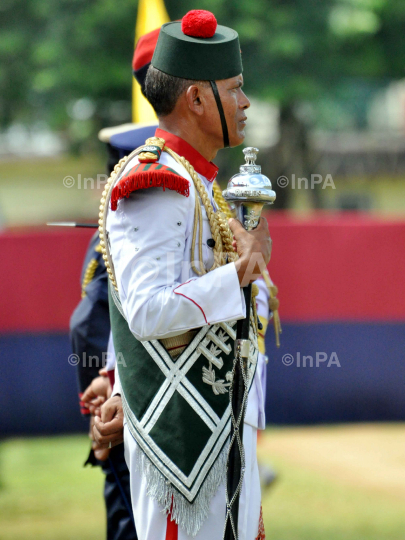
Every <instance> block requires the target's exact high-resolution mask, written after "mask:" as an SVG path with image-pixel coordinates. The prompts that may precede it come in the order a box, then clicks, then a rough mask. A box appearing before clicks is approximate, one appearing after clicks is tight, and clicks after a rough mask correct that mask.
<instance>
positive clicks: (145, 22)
mask: <svg viewBox="0 0 405 540" xmlns="http://www.w3.org/2000/svg"><path fill="white" fill-rule="evenodd" d="M169 21H170V19H169V15H168V14H167V11H166V8H165V4H164V0H139V4H138V15H137V18H136V26H135V45H136V43H137V41H138V39H139V38H140V37H141V36H143V35H144V34H147V33H148V32H151V31H152V30H155V29H156V28H160V27H161V26H162V24H165V23H167V22H169ZM132 121H133V122H134V123H142V124H147V123H152V122H156V114H155V112H154V110H153V108H152V107H151V105H150V104H149V102H148V100H147V99H146V98H145V97H144V96H143V95H142V92H141V87H140V85H139V83H138V82H137V81H136V80H135V78H133V82H132Z"/></svg>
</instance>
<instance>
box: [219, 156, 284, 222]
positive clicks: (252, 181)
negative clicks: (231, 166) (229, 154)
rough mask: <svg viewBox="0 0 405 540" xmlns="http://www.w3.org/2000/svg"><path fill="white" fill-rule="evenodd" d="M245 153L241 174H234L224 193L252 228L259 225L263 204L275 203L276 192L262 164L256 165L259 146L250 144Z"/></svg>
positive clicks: (239, 217) (226, 198)
mask: <svg viewBox="0 0 405 540" xmlns="http://www.w3.org/2000/svg"><path fill="white" fill-rule="evenodd" d="M243 153H244V155H245V161H246V163H245V164H244V165H241V166H240V167H239V171H240V172H239V174H235V176H232V178H231V179H230V180H229V182H228V187H227V189H226V190H225V191H224V192H223V193H222V194H223V196H224V199H225V200H226V201H228V202H229V203H232V204H234V205H235V207H236V214H237V217H238V219H239V221H240V222H241V223H242V224H243V226H244V227H245V228H246V229H247V230H251V229H254V228H255V227H256V226H257V224H258V222H259V219H260V214H261V211H262V208H263V206H264V205H265V204H271V203H273V202H274V200H275V198H276V194H275V193H274V191H273V190H272V188H271V182H270V180H269V179H268V178H267V177H266V176H264V175H263V174H262V173H261V172H262V168H261V167H260V165H256V159H257V154H258V153H259V150H258V148H254V147H251V146H250V147H248V148H244V149H243Z"/></svg>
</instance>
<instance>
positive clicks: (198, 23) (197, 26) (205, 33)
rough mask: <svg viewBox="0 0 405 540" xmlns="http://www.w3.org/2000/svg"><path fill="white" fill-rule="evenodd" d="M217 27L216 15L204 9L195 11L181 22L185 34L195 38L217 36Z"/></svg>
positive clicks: (185, 16) (190, 12) (187, 14)
mask: <svg viewBox="0 0 405 540" xmlns="http://www.w3.org/2000/svg"><path fill="white" fill-rule="evenodd" d="M217 25H218V23H217V20H216V18H215V16H214V14H213V13H211V12H210V11H205V10H204V9H193V10H192V11H189V12H188V13H186V15H184V17H183V18H182V20H181V29H182V31H183V34H186V36H190V37H195V38H211V37H212V36H213V35H214V34H215V30H216V29H217Z"/></svg>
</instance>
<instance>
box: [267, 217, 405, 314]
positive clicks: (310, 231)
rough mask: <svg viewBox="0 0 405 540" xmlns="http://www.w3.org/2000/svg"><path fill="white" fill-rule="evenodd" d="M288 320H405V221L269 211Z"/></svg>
mask: <svg viewBox="0 0 405 540" xmlns="http://www.w3.org/2000/svg"><path fill="white" fill-rule="evenodd" d="M267 217H268V222H269V228H270V234H271V236H272V239H273V252H272V260H271V261H270V265H269V270H270V274H271V276H272V279H273V280H274V282H275V283H276V284H277V286H278V287H279V290H280V293H279V297H280V314H281V317H282V319H284V320H286V321H298V322H299V321H340V320H341V321H350V320H353V321H404V320H405V289H404V286H403V281H404V276H405V249H404V248H405V221H403V220H401V221H392V220H391V221H386V220H382V219H376V218H372V217H369V216H367V215H361V214H359V215H357V214H354V215H353V214H352V215H350V214H349V215H345V214H343V215H342V214H337V215H336V214H335V215H334V214H318V216H317V217H312V218H310V219H305V220H301V219H297V218H293V217H291V216H288V214H287V215H286V214H283V215H281V214H278V213H274V214H272V213H271V212H270V213H268V214H267Z"/></svg>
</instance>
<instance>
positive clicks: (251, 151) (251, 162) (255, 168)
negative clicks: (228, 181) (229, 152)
mask: <svg viewBox="0 0 405 540" xmlns="http://www.w3.org/2000/svg"><path fill="white" fill-rule="evenodd" d="M243 153H244V154H245V161H246V163H245V164H244V165H241V166H240V167H239V170H240V172H241V173H243V174H246V173H251V174H260V173H261V172H262V168H261V167H260V165H256V159H257V154H258V153H259V149H258V148H254V147H253V146H248V147H247V148H244V149H243Z"/></svg>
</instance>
